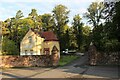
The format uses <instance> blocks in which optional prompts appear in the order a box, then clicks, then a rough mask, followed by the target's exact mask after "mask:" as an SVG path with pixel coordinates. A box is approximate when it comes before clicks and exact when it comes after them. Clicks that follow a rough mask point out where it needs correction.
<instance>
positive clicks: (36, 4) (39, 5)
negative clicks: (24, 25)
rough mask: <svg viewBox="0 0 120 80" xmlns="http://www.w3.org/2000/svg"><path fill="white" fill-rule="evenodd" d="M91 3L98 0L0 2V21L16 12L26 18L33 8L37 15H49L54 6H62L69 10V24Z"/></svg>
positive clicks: (1, 0) (20, 0)
mask: <svg viewBox="0 0 120 80" xmlns="http://www.w3.org/2000/svg"><path fill="white" fill-rule="evenodd" d="M93 1H100V0H0V20H2V21H4V20H6V19H7V18H11V17H14V16H15V14H16V12H17V11H18V10H21V11H22V12H23V14H24V17H27V16H28V14H29V13H30V12H31V9H33V8H34V9H36V10H37V12H38V14H39V15H42V14H44V13H51V12H52V10H53V8H54V7H55V6H56V5H58V4H63V5H65V6H66V7H67V8H68V9H69V10H70V14H69V20H70V23H69V24H71V22H72V18H73V17H74V15H76V14H80V16H81V17H82V16H83V14H84V13H85V12H86V11H87V8H88V7H89V5H90V4H91V3H92V2H93ZM101 1H102V0H101ZM83 22H84V23H86V19H83Z"/></svg>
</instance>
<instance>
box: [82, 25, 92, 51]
mask: <svg viewBox="0 0 120 80" xmlns="http://www.w3.org/2000/svg"><path fill="white" fill-rule="evenodd" d="M82 32H83V47H84V51H87V50H88V48H89V44H90V42H91V36H90V34H91V27H89V26H84V27H83V28H82Z"/></svg>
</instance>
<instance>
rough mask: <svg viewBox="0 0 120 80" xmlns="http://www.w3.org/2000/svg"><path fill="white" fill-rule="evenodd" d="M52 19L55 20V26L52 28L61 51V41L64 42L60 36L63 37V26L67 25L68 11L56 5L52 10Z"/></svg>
mask: <svg viewBox="0 0 120 80" xmlns="http://www.w3.org/2000/svg"><path fill="white" fill-rule="evenodd" d="M52 12H53V17H54V20H55V26H54V32H55V33H56V34H57V36H58V38H59V41H60V47H61V50H62V49H63V47H62V46H63V45H64V44H63V41H65V40H64V39H63V38H62V35H64V26H65V25H66V24H67V23H68V21H69V20H68V14H69V10H68V9H67V7H66V6H64V5H61V4H60V5H57V6H55V8H54V9H53V11H52Z"/></svg>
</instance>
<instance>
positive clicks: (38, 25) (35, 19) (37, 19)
mask: <svg viewBox="0 0 120 80" xmlns="http://www.w3.org/2000/svg"><path fill="white" fill-rule="evenodd" d="M29 18H30V19H32V20H33V22H34V25H33V26H34V29H38V31H40V30H41V26H42V20H41V16H40V15H38V14H37V10H36V9H32V10H31V13H30V14H29Z"/></svg>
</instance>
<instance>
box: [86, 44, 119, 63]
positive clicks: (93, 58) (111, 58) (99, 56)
mask: <svg viewBox="0 0 120 80" xmlns="http://www.w3.org/2000/svg"><path fill="white" fill-rule="evenodd" d="M88 54H89V64H90V65H105V64H109V65H111V64H112V65H117V64H119V63H120V61H119V57H118V56H119V54H120V52H109V53H105V52H98V51H97V49H96V47H95V46H94V45H90V47H89V51H88Z"/></svg>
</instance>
